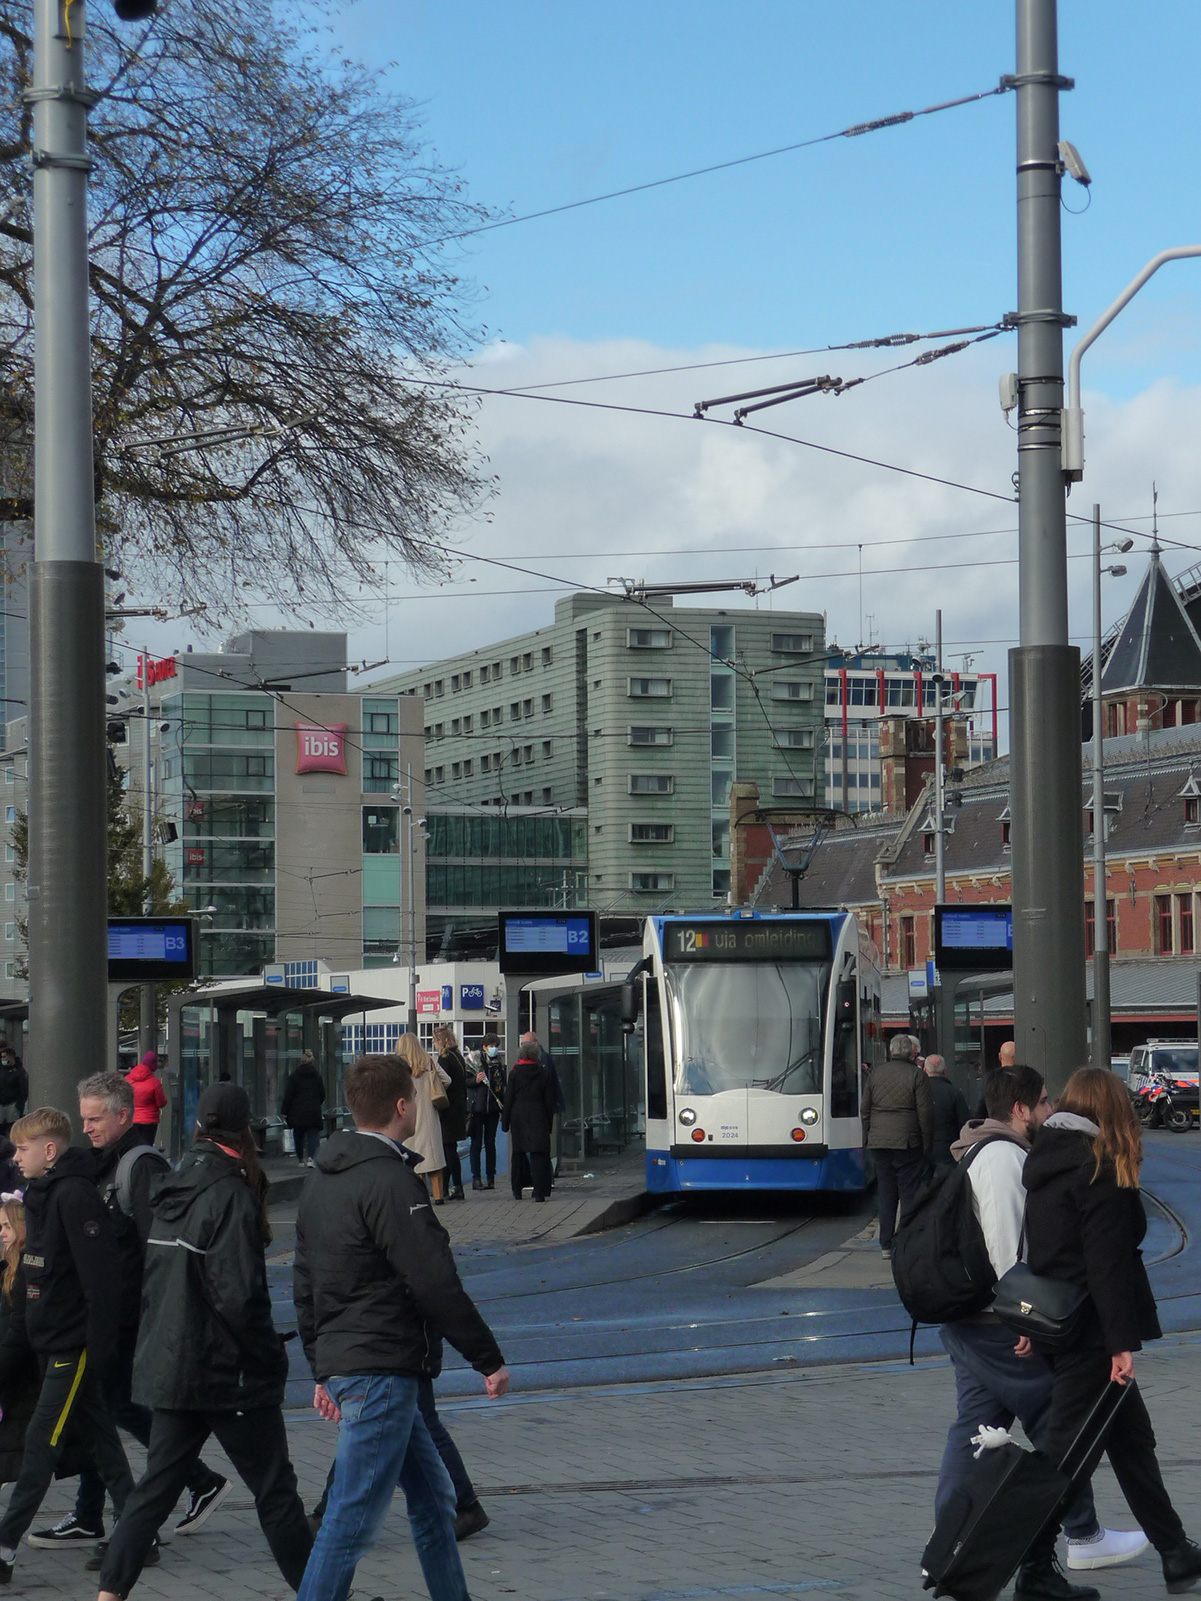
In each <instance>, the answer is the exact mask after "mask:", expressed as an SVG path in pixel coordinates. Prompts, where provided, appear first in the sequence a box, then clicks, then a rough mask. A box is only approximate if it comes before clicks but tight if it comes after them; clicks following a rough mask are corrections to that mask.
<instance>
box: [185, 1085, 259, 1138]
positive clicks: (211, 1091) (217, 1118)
mask: <svg viewBox="0 0 1201 1601" xmlns="http://www.w3.org/2000/svg"><path fill="white" fill-rule="evenodd" d="M196 1122H197V1124H198V1125H199V1127H200V1128H201V1129H202V1130H203V1131H204V1132H205V1133H206V1134H207V1133H209V1132H210V1130H212V1129H221V1130H223V1131H224V1132H225V1133H227V1134H241V1133H242V1132H243V1131H244V1130H245V1129H248V1128H249V1127H250V1097H249V1096H248V1095H247V1093H246V1091H245V1090H244V1089H243V1088H242V1087H241V1085H239V1084H220V1083H218V1084H210V1085H209V1087H208V1089H207V1090H205V1091H204V1093H203V1094H202V1095H201V1097H200V1100H199V1101H198V1102H197V1103H196Z"/></svg>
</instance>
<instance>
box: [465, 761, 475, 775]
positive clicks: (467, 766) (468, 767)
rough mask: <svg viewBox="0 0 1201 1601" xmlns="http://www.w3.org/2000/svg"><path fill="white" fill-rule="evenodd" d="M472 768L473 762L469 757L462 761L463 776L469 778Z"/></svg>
mask: <svg viewBox="0 0 1201 1601" xmlns="http://www.w3.org/2000/svg"><path fill="white" fill-rule="evenodd" d="M473 770H474V764H473V763H472V761H471V760H470V759H468V760H467V761H465V762H464V763H463V777H464V778H470V777H471V775H472V772H473Z"/></svg>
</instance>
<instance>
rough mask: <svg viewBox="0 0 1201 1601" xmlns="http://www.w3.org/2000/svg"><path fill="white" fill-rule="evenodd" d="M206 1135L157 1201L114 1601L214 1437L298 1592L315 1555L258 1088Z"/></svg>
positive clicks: (221, 1093) (219, 1108)
mask: <svg viewBox="0 0 1201 1601" xmlns="http://www.w3.org/2000/svg"><path fill="white" fill-rule="evenodd" d="M196 1124H197V1127H196V1138H195V1142H194V1144H193V1145H192V1147H191V1149H190V1150H189V1151H188V1152H187V1153H186V1155H185V1156H184V1158H183V1161H182V1162H181V1163H180V1167H179V1171H178V1172H177V1173H169V1174H167V1175H166V1176H165V1177H163V1178H161V1179H159V1181H158V1183H157V1186H156V1188H155V1192H154V1197H153V1223H152V1225H151V1229H150V1238H149V1242H148V1245H147V1251H146V1272H145V1282H144V1289H143V1308H142V1321H141V1325H140V1328H139V1330H138V1346H137V1353H136V1355H135V1357H134V1371H133V1393H134V1399H135V1400H136V1401H138V1402H140V1403H141V1405H143V1406H148V1407H149V1408H150V1409H151V1411H152V1413H153V1420H152V1423H151V1427H150V1447H149V1450H148V1452H147V1455H146V1471H145V1473H144V1474H143V1475H142V1477H141V1479H140V1480H139V1481H138V1485H137V1488H136V1490H134V1492H133V1494H132V1495H131V1496H130V1497H129V1501H128V1503H127V1504H126V1506H125V1510H124V1512H123V1514H122V1515H121V1517H120V1520H119V1521H118V1523H117V1527H116V1529H115V1530H114V1532H113V1537H112V1539H111V1540H110V1541H109V1544H108V1549H107V1550H106V1551H105V1553H104V1559H103V1562H102V1564H101V1568H100V1601H120V1598H122V1597H125V1596H128V1595H129V1592H130V1591H131V1590H132V1589H133V1587H134V1585H135V1584H136V1583H137V1580H138V1576H139V1574H140V1573H141V1571H142V1567H143V1565H144V1562H145V1558H146V1553H147V1552H148V1551H149V1550H150V1549H151V1547H152V1544H153V1541H154V1537H155V1531H156V1530H157V1529H158V1528H159V1526H160V1525H161V1523H162V1522H163V1520H164V1518H166V1516H167V1514H168V1513H169V1512H170V1510H171V1508H172V1507H173V1506H174V1505H175V1502H176V1501H177V1500H178V1498H179V1495H180V1492H181V1491H182V1490H183V1489H184V1486H185V1484H186V1483H187V1479H188V1474H189V1472H190V1471H191V1469H192V1465H193V1464H194V1463H195V1461H196V1458H197V1455H198V1453H199V1452H200V1451H201V1450H202V1449H203V1447H204V1443H205V1441H206V1440H207V1439H208V1437H209V1435H210V1434H215V1435H216V1437H217V1440H218V1443H219V1444H220V1445H221V1447H222V1449H223V1450H224V1451H225V1453H226V1455H227V1456H228V1457H229V1459H230V1461H231V1462H232V1463H233V1465H234V1467H235V1468H236V1469H237V1470H238V1473H239V1475H240V1476H241V1478H242V1480H243V1482H244V1483H245V1485H246V1487H247V1488H248V1489H249V1490H250V1492H251V1494H252V1495H253V1496H254V1505H255V1511H256V1512H257V1513H258V1519H259V1526H260V1527H261V1528H262V1531H263V1533H264V1535H265V1536H266V1538H267V1544H268V1545H269V1546H270V1547H271V1554H272V1556H273V1557H274V1558H275V1561H276V1564H277V1565H278V1567H279V1571H280V1572H281V1573H282V1574H283V1576H284V1579H285V1580H286V1581H287V1583H288V1584H289V1585H291V1587H292V1588H293V1589H295V1588H296V1587H297V1585H298V1584H299V1583H300V1579H301V1576H302V1574H303V1573H304V1567H305V1563H306V1561H307V1560H308V1554H309V1549H310V1547H311V1545H312V1535H311V1533H310V1532H309V1526H308V1523H307V1522H306V1520H305V1515H304V1506H303V1504H302V1502H301V1499H300V1495H299V1493H298V1491H297V1488H296V1474H295V1472H294V1471H293V1468H292V1464H291V1462H290V1461H289V1459H288V1438H287V1433H286V1431H285V1428H284V1415H283V1411H282V1403H283V1397H284V1384H285V1382H286V1380H287V1376H288V1358H287V1355H286V1352H285V1349H284V1342H283V1340H282V1339H281V1338H280V1336H279V1334H278V1333H277V1332H276V1330H275V1326H274V1324H273V1323H272V1321H271V1298H270V1295H269V1293H268V1290H267V1266H266V1262H265V1260H264V1247H265V1245H266V1243H267V1242H268V1241H269V1239H270V1237H271V1235H270V1229H269V1228H268V1225H267V1216H266V1210H265V1207H264V1198H265V1195H266V1190H267V1182H266V1179H265V1178H264V1177H263V1170H262V1168H261V1167H260V1166H259V1160H258V1154H257V1152H256V1150H255V1144H254V1139H253V1137H252V1136H251V1133H250V1101H249V1098H248V1097H247V1095H246V1092H245V1090H243V1089H242V1088H241V1087H240V1086H239V1085H237V1084H210V1085H209V1087H208V1089H206V1090H205V1091H204V1092H203V1094H202V1095H201V1097H200V1100H199V1102H198V1103H197V1107H196ZM18 1126H19V1125H18ZM0 1527H2V1526H0Z"/></svg>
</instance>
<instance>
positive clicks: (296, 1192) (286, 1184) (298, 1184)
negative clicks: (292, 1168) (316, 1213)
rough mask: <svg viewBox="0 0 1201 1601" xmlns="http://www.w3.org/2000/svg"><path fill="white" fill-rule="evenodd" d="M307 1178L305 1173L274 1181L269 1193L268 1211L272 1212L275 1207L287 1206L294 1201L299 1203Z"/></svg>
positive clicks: (293, 1174) (292, 1174)
mask: <svg viewBox="0 0 1201 1601" xmlns="http://www.w3.org/2000/svg"><path fill="white" fill-rule="evenodd" d="M307 1177H308V1175H307V1174H305V1173H291V1174H289V1175H288V1176H287V1178H282V1179H272V1180H271V1188H270V1189H269V1190H268V1191H267V1210H268V1211H270V1210H271V1208H272V1207H273V1206H287V1205H289V1204H290V1203H291V1202H292V1201H298V1200H299V1199H300V1192H301V1190H303V1189H304V1181H305V1179H306V1178H307Z"/></svg>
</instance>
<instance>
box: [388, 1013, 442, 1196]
mask: <svg viewBox="0 0 1201 1601" xmlns="http://www.w3.org/2000/svg"><path fill="white" fill-rule="evenodd" d="M396 1054H397V1056H399V1057H400V1059H401V1061H402V1062H403V1063H404V1064H405V1066H406V1067H407V1068H408V1070H409V1072H410V1073H411V1074H412V1075H413V1097H414V1099H415V1100H416V1102H417V1127H416V1129H415V1130H414V1131H413V1134H412V1136H411V1138H409V1139H407V1140H406V1141H405V1144H406V1145H407V1146H408V1147H409V1149H410V1150H411V1151H416V1152H417V1154H418V1155H419V1156H420V1157H421V1160H420V1162H418V1164H417V1171H418V1172H419V1173H422V1174H424V1175H425V1177H426V1180H427V1182H428V1184H429V1187H430V1192H431V1194H432V1195H433V1197H434V1205H435V1206H443V1205H444V1204H445V1200H444V1196H443V1191H444V1189H445V1186H444V1184H443V1182H442V1181H443V1177H444V1169H445V1167H446V1152H445V1150H444V1149H443V1145H442V1123H441V1120H440V1119H439V1117H438V1108H437V1107H436V1106H435V1105H434V1095H435V1090H434V1086H435V1084H437V1085H438V1088H439V1090H440V1091H441V1092H442V1093H441V1094H439V1095H438V1099H439V1101H441V1100H443V1099H444V1097H445V1089H446V1086H447V1085H448V1084H449V1083H450V1075H449V1074H448V1073H446V1072H445V1071H444V1070H443V1069H442V1068H440V1067H439V1066H438V1064H437V1062H434V1061H431V1060H430V1058H429V1056H428V1055H427V1054H426V1050H425V1047H424V1046H423V1045H422V1043H421V1041H420V1040H419V1039H418V1038H417V1036H416V1034H402V1035H401V1036H400V1038H399V1039H398V1040H397V1042H396Z"/></svg>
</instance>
